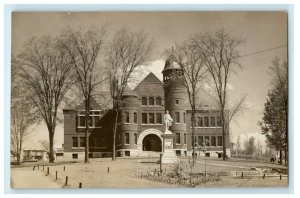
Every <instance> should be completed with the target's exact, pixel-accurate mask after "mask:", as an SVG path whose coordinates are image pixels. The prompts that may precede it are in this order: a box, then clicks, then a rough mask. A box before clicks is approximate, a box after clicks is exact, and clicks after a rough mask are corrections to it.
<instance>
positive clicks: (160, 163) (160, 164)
mask: <svg viewBox="0 0 300 198" xmlns="http://www.w3.org/2000/svg"><path fill="white" fill-rule="evenodd" d="M159 173H162V153H160V154H159Z"/></svg>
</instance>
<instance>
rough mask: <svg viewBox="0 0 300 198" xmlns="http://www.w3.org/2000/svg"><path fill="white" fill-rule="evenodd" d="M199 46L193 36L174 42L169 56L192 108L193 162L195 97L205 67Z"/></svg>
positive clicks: (203, 77)
mask: <svg viewBox="0 0 300 198" xmlns="http://www.w3.org/2000/svg"><path fill="white" fill-rule="evenodd" d="M198 50H199V48H198V47H197V45H195V43H194V42H193V38H191V39H189V40H187V41H185V42H183V43H182V44H176V45H175V49H173V48H172V52H171V56H172V57H173V58H174V61H175V62H176V63H177V64H178V65H179V66H180V70H178V71H177V72H175V73H174V74H175V78H176V79H177V80H178V82H181V83H182V84H183V86H184V87H185V90H186V92H187V95H188V101H189V104H190V107H191V110H192V114H191V123H192V150H193V155H192V156H193V163H195V157H196V156H195V124H196V117H195V113H196V105H197V101H198V100H197V98H199V91H200V90H201V87H202V85H203V82H204V80H205V74H206V73H207V69H206V67H205V64H204V60H203V59H202V57H201V56H199V55H200V52H199V51H198ZM200 146H202V145H200Z"/></svg>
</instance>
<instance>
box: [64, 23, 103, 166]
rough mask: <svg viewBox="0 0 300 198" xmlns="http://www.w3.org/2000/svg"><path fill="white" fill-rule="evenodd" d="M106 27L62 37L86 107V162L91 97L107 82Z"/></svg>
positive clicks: (74, 31) (65, 34)
mask: <svg viewBox="0 0 300 198" xmlns="http://www.w3.org/2000/svg"><path fill="white" fill-rule="evenodd" d="M105 34H106V27H104V26H103V27H102V28H101V29H100V30H97V29H93V30H92V29H88V30H86V31H83V30H81V29H79V30H74V29H67V30H66V31H64V32H63V33H62V35H61V38H62V40H61V42H60V43H61V48H62V49H64V50H65V51H66V53H67V54H68V55H69V58H70V59H71V63H72V66H73V67H74V69H75V72H76V82H77V83H76V84H77V85H78V87H79V89H80V92H81V95H82V96H83V98H84V106H85V128H86V130H85V157H84V162H85V163H88V162H89V135H90V134H89V120H90V119H89V117H90V109H91V104H90V102H91V97H92V95H93V94H94V92H95V90H96V88H97V86H99V85H100V84H101V83H103V82H104V81H105V78H104V73H103V72H102V73H101V69H102V65H101V63H100V58H101V56H100V55H101V50H102V49H103V46H104V38H105Z"/></svg>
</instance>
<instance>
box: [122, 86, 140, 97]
mask: <svg viewBox="0 0 300 198" xmlns="http://www.w3.org/2000/svg"><path fill="white" fill-rule="evenodd" d="M124 96H135V97H138V96H137V94H136V93H135V92H134V91H132V90H131V89H130V88H129V86H128V85H126V86H125V87H124V91H123V97H124Z"/></svg>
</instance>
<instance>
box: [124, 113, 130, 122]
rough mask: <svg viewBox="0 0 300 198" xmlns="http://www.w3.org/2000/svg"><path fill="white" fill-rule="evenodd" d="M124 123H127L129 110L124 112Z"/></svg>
mask: <svg viewBox="0 0 300 198" xmlns="http://www.w3.org/2000/svg"><path fill="white" fill-rule="evenodd" d="M124 123H126V124H129V123H130V122H129V112H125V113H124Z"/></svg>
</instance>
